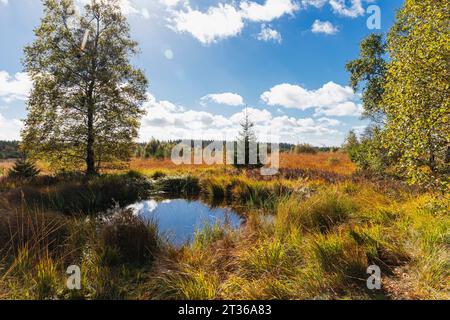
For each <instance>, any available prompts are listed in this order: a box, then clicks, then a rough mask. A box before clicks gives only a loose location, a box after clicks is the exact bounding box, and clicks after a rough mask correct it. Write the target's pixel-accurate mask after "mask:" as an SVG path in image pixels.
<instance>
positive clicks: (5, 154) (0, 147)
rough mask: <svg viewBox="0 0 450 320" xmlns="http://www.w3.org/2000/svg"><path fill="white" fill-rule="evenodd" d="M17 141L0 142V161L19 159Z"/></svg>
mask: <svg viewBox="0 0 450 320" xmlns="http://www.w3.org/2000/svg"><path fill="white" fill-rule="evenodd" d="M21 155H22V154H21V153H20V151H19V141H1V140H0V159H11V158H20V157H21Z"/></svg>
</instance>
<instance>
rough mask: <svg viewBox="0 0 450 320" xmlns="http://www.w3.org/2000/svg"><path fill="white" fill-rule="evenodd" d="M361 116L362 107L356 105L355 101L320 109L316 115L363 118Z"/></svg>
mask: <svg viewBox="0 0 450 320" xmlns="http://www.w3.org/2000/svg"><path fill="white" fill-rule="evenodd" d="M361 114H362V105H360V104H356V103H354V102H353V101H347V102H344V103H339V104H336V105H332V106H327V107H324V108H319V109H317V110H316V115H325V116H335V117H344V116H361Z"/></svg>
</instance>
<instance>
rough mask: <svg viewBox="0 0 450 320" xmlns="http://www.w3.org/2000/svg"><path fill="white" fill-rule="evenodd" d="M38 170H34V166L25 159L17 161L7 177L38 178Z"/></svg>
mask: <svg viewBox="0 0 450 320" xmlns="http://www.w3.org/2000/svg"><path fill="white" fill-rule="evenodd" d="M39 173H40V170H39V169H38V168H36V166H35V164H34V163H32V162H30V161H28V160H27V159H18V160H16V162H15V163H14V166H13V167H12V168H11V169H10V170H9V172H8V176H9V177H11V178H21V179H26V178H34V177H36V176H38V175H39Z"/></svg>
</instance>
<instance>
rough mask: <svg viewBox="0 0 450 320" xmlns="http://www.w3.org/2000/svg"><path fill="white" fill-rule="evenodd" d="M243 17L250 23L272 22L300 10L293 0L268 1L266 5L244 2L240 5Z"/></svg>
mask: <svg viewBox="0 0 450 320" xmlns="http://www.w3.org/2000/svg"><path fill="white" fill-rule="evenodd" d="M240 8H241V12H242V16H243V17H244V18H245V19H248V20H250V21H266V22H269V21H272V20H274V19H278V18H280V17H282V16H284V15H285V14H293V13H294V12H295V11H297V10H298V9H299V6H298V5H297V3H295V2H294V1H292V0H266V2H265V3H264V4H259V3H257V2H253V1H244V2H241V4H240Z"/></svg>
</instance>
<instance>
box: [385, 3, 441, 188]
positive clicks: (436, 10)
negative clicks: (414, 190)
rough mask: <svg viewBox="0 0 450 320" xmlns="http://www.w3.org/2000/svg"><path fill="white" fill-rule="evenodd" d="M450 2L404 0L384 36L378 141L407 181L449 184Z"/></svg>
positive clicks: (433, 184) (425, 183)
mask: <svg viewBox="0 0 450 320" xmlns="http://www.w3.org/2000/svg"><path fill="white" fill-rule="evenodd" d="M449 20H450V2H448V1H434V0H423V1H422V0H421V1H419V0H407V1H405V3H404V5H403V8H402V9H401V10H400V11H399V12H398V15H397V21H396V23H395V25H394V26H393V28H392V30H391V31H390V33H389V36H388V51H389V54H390V57H391V61H390V62H389V66H388V76H387V82H386V85H385V90H386V94H385V95H384V96H383V104H384V105H385V106H386V113H387V123H386V128H385V137H384V140H383V141H384V144H385V146H386V147H387V148H389V150H390V152H391V153H395V152H399V153H400V157H399V159H398V165H397V169H398V171H399V172H401V173H402V174H403V175H404V176H405V177H407V178H408V179H409V180H410V181H411V182H412V183H421V184H424V185H428V186H434V187H443V188H445V187H446V186H447V187H448V186H449V184H450V180H449V178H450V77H449V74H450V64H449V61H450V28H449V24H448V22H449Z"/></svg>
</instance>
